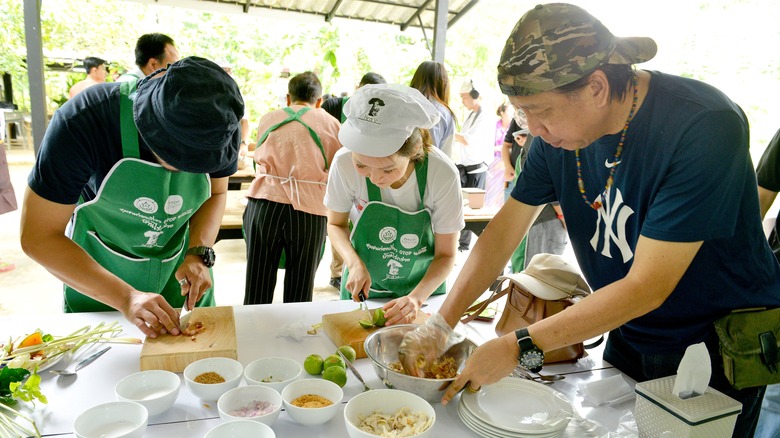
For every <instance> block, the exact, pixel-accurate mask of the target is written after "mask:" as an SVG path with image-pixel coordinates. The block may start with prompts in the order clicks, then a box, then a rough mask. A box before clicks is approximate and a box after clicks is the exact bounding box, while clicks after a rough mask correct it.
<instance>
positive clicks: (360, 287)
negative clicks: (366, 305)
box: [344, 260, 371, 301]
mask: <svg viewBox="0 0 780 438" xmlns="http://www.w3.org/2000/svg"><path fill="white" fill-rule="evenodd" d="M348 268H349V277H348V278H347V283H346V284H345V285H344V288H345V289H346V290H347V292H349V293H350V294H352V301H360V298H359V297H358V295H360V293H361V292H363V294H364V295H365V297H366V299H368V289H369V288H370V287H371V274H369V273H368V269H366V265H365V264H364V263H363V262H362V261H361V260H358V262H357V263H354V264H353V265H352V266H348Z"/></svg>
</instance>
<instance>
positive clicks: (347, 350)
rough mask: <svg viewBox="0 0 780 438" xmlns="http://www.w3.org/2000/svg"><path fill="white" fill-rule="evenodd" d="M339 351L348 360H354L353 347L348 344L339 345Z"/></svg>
mask: <svg viewBox="0 0 780 438" xmlns="http://www.w3.org/2000/svg"><path fill="white" fill-rule="evenodd" d="M339 351H340V352H341V354H343V355H344V357H346V358H347V360H348V361H350V362H354V361H355V358H357V353H356V352H355V349H354V348H352V347H351V346H350V345H342V346H341V347H339Z"/></svg>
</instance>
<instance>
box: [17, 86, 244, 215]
mask: <svg viewBox="0 0 780 438" xmlns="http://www.w3.org/2000/svg"><path fill="white" fill-rule="evenodd" d="M119 126H120V125H119V83H118V82H111V83H105V84H98V85H93V86H91V87H89V88H87V89H86V90H84V91H82V92H81V93H79V94H77V95H76V96H75V97H74V98H73V99H71V100H69V101H68V102H66V103H65V105H63V106H62V107H61V108H60V109H58V110H57V111H56V112H55V113H54V117H53V118H52V120H51V123H50V124H49V127H48V128H47V130H46V135H44V136H43V141H42V142H41V149H40V152H39V153H38V157H37V159H36V162H35V166H34V167H33V169H32V172H30V176H29V177H28V179H27V182H28V184H29V185H30V188H31V189H32V190H33V191H34V192H35V193H36V194H37V195H38V196H40V197H42V198H44V199H46V200H49V201H52V202H56V203H59V204H76V203H77V202H78V201H79V197H80V196H81V197H83V200H84V201H89V200H91V199H93V198H94V197H95V194H96V193H97V191H98V189H99V188H100V185H101V184H102V182H103V179H104V178H105V176H106V174H108V172H109V171H110V170H111V168H112V167H113V166H114V164H116V163H117V162H118V161H119V160H121V159H122V158H123V157H122V141H121V135H120V128H119ZM138 143H139V149H140V154H141V159H142V160H145V161H149V162H152V163H157V160H156V159H155V157H154V155H152V152H151V150H149V147H148V146H147V145H146V143H145V142H144V140H143V139H142V138H141V137H140V136H139V138H138ZM235 166H236V163H225V168H224V169H221V170H220V171H218V172H214V173H211V174H210V176H211V177H213V178H222V177H227V176H230V175H232V174H233V173H235V170H236V167H235ZM128 189H130V190H132V187H129V188H128Z"/></svg>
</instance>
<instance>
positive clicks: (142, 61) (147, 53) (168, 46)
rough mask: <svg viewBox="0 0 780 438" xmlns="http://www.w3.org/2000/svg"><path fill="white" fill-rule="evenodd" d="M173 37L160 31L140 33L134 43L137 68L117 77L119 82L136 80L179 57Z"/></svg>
mask: <svg viewBox="0 0 780 438" xmlns="http://www.w3.org/2000/svg"><path fill="white" fill-rule="evenodd" d="M180 58H181V57H180V55H179V50H178V49H177V48H176V45H175V44H174V43H173V39H172V38H171V37H169V36H168V35H165V34H162V33H147V34H144V35H141V36H140V37H139V38H138V41H136V43H135V65H136V66H137V67H138V69H136V70H133V71H131V72H128V73H125V74H123V75H122V76H120V77H119V81H120V82H125V81H127V82H137V81H140V80H141V79H143V78H145V77H146V76H149V75H150V74H152V72H154V71H157V70H158V69H161V68H163V67H165V66H167V65H168V64H173V63H174V62H176V61H178V60H179V59H180Z"/></svg>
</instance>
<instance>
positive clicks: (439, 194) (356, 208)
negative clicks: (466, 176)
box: [325, 147, 466, 234]
mask: <svg viewBox="0 0 780 438" xmlns="http://www.w3.org/2000/svg"><path fill="white" fill-rule="evenodd" d="M416 172H417V171H416V170H415V171H414V172H412V175H411V176H410V177H409V179H408V180H406V182H405V183H404V185H403V186H401V187H400V188H398V189H391V188H386V189H381V193H382V202H384V203H386V204H390V205H395V206H396V207H400V208H402V209H404V210H406V211H417V210H419V207H420V189H419V187H418V185H417V173H416ZM366 204H368V189H367V188H366V178H365V177H362V176H360V175H359V174H358V172H357V169H355V165H354V164H353V163H352V152H351V151H350V150H349V149H347V148H341V149H340V150H339V151H338V152H337V153H336V156H335V157H334V158H333V164H332V165H331V167H330V174H329V175H328V186H327V188H326V190H325V206H326V207H328V209H330V210H333V211H337V212H342V213H345V212H350V215H349V216H350V220H352V222H353V223H355V224H357V222H358V220H359V219H360V215H361V214H362V212H363V209H364V208H365V206H366ZM423 205H424V206H425V208H426V209H427V210H428V211H430V212H431V223H432V226H433V232H434V234H450V233H456V232H459V231H460V230H462V229H463V227H465V225H466V223H465V221H464V220H463V197H462V195H461V188H460V176H459V174H458V170H457V169H456V168H455V165H454V164H453V163H452V161H450V159H449V158H448V157H447V156H446V155H445V154H444V153H443V152H442V151H441V150H439V149H437V148H435V147H433V148H431V151H430V153H429V154H428V180H427V183H426V187H425V200H424V201H423Z"/></svg>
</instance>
